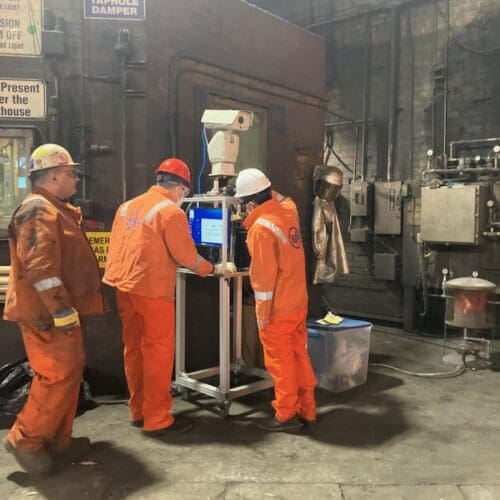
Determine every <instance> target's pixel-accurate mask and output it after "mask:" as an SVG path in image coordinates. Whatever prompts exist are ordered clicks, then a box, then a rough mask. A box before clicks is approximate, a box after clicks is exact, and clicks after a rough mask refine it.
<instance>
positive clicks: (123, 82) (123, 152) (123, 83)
mask: <svg viewBox="0 0 500 500" xmlns="http://www.w3.org/2000/svg"><path fill="white" fill-rule="evenodd" d="M126 90H127V68H126V58H125V56H123V57H121V59H120V91H121V92H120V104H121V114H122V116H121V144H120V163H121V165H120V170H121V181H122V201H126V200H127V101H126V95H127V93H126Z"/></svg>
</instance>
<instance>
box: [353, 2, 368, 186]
mask: <svg viewBox="0 0 500 500" xmlns="http://www.w3.org/2000/svg"><path fill="white" fill-rule="evenodd" d="M370 52H371V17H370V13H369V12H367V13H366V14H365V34H364V37H363V110H362V116H363V121H362V124H361V180H362V181H363V180H365V172H366V142H367V136H368V134H367V131H368V130H367V127H366V123H367V121H368V100H369V90H370V89H369V86H368V80H369V72H370ZM354 180H356V168H355V169H354Z"/></svg>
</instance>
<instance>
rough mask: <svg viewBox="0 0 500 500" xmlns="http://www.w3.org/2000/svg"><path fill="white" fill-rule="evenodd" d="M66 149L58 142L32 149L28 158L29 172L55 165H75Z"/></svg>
mask: <svg viewBox="0 0 500 500" xmlns="http://www.w3.org/2000/svg"><path fill="white" fill-rule="evenodd" d="M77 165H80V164H79V163H75V162H74V161H73V158H71V155H70V154H69V153H68V151H67V150H66V149H65V148H63V147H62V146H59V145H58V144H43V145H42V146H39V147H37V148H36V149H35V151H33V153H32V155H31V158H30V174H32V173H33V172H38V171H39V170H46V169H47V168H55V167H76V166H77Z"/></svg>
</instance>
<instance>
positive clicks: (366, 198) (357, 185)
mask: <svg viewBox="0 0 500 500" xmlns="http://www.w3.org/2000/svg"><path fill="white" fill-rule="evenodd" d="M370 188H371V185H370V184H369V183H368V182H366V181H353V182H352V184H351V216H352V217H367V216H368V215H370V207H369V205H370V201H371V200H370V198H371V197H370V192H371V189H370Z"/></svg>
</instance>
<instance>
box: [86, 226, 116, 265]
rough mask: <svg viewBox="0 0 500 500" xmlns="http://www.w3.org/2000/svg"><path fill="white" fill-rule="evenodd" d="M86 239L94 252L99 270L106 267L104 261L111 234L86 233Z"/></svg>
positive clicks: (106, 256)
mask: <svg viewBox="0 0 500 500" xmlns="http://www.w3.org/2000/svg"><path fill="white" fill-rule="evenodd" d="M86 234H87V239H88V240H89V243H90V246H91V247H92V250H94V253H95V257H96V259H97V263H98V264H99V267H100V268H101V269H104V268H105V267H106V260H107V258H108V251H109V242H110V240H111V233H107V232H101V231H99V232H87V233H86Z"/></svg>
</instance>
